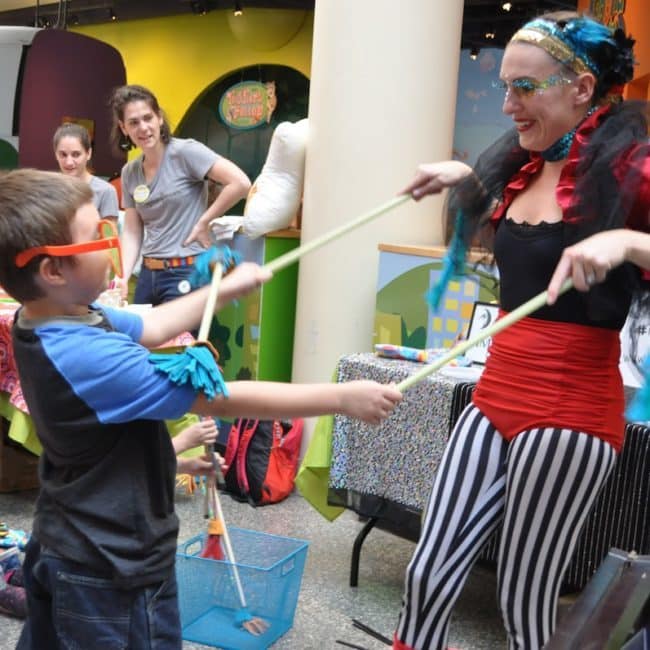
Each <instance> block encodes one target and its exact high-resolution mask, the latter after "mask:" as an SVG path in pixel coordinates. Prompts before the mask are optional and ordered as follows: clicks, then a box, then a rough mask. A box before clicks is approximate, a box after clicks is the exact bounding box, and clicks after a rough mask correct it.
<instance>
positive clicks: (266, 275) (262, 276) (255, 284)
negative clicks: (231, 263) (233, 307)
mask: <svg viewBox="0 0 650 650" xmlns="http://www.w3.org/2000/svg"><path fill="white" fill-rule="evenodd" d="M272 277H273V274H272V273H271V271H268V270H266V269H264V268H262V267H261V266H259V265H258V264H254V263H252V262H242V263H241V264H238V265H237V266H236V267H235V268H234V269H233V270H232V271H231V272H230V273H228V275H226V277H224V279H223V280H222V281H221V293H226V292H227V293H228V297H229V299H231V300H234V299H237V298H239V297H241V296H245V295H246V294H249V293H251V292H252V291H255V289H258V288H259V287H260V286H262V285H263V284H264V283H265V282H267V281H268V280H270V279H271V278H272Z"/></svg>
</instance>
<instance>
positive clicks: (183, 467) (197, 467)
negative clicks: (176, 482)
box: [176, 452, 228, 476]
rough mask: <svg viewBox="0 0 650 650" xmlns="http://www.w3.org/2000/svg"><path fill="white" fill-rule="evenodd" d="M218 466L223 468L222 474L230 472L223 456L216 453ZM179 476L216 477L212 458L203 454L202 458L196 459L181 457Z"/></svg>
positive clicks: (178, 463)
mask: <svg viewBox="0 0 650 650" xmlns="http://www.w3.org/2000/svg"><path fill="white" fill-rule="evenodd" d="M214 455H215V458H216V460H217V464H218V465H219V467H220V468H221V472H222V474H225V473H226V472H227V471H228V465H226V464H225V463H224V461H223V457H222V456H221V454H218V453H216V452H215V454H214ZM176 473H177V474H191V475H192V476H214V475H215V473H216V472H215V469H214V465H213V464H212V461H211V460H210V456H209V455H208V454H203V455H202V456H195V457H194V458H184V457H183V456H179V457H178V459H177V464H176Z"/></svg>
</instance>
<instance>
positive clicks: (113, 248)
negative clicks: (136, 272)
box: [15, 219, 122, 277]
mask: <svg viewBox="0 0 650 650" xmlns="http://www.w3.org/2000/svg"><path fill="white" fill-rule="evenodd" d="M97 230H98V231H99V235H100V239H93V240H92V241H88V242H84V243H83V244H63V245H60V246H35V247H34V248H28V249H27V250H24V251H21V252H20V253H18V255H16V259H15V264H16V266H17V267H18V268H19V269H22V268H23V267H24V266H27V264H29V263H30V262H31V261H32V260H33V259H34V258H35V257H38V256H39V255H51V256H53V257H70V256H72V255H80V254H81V253H93V252H95V251H103V250H107V251H108V253H109V257H110V260H111V266H112V267H113V271H114V272H115V275H117V276H119V277H122V250H121V249H120V239H119V237H118V236H117V230H116V228H115V226H114V225H113V223H112V222H111V221H109V220H108V219H102V220H101V221H100V222H99V223H98V224H97Z"/></svg>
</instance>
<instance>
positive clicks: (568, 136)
mask: <svg viewBox="0 0 650 650" xmlns="http://www.w3.org/2000/svg"><path fill="white" fill-rule="evenodd" d="M596 110H597V108H596V107H595V106H592V107H591V108H590V109H589V110H588V111H587V114H586V115H585V116H584V118H583V119H582V120H580V122H579V123H578V124H577V125H576V126H574V127H573V128H572V129H571V130H570V131H568V132H567V133H565V134H564V135H563V136H562V137H561V138H559V139H558V140H556V141H555V142H554V143H553V144H552V145H551V146H550V147H549V148H548V149H544V151H542V152H540V155H541V156H542V158H543V159H544V160H547V161H548V162H556V161H557V160H564V159H565V158H566V157H567V156H568V155H569V150H570V149H571V145H572V144H573V138H574V137H575V134H576V131H577V130H578V127H579V126H580V124H582V122H583V121H584V120H586V119H587V118H588V117H589V116H590V115H591V114H592V113H595V112H596Z"/></svg>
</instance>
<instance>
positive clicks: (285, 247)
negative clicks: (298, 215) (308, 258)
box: [257, 237, 300, 381]
mask: <svg viewBox="0 0 650 650" xmlns="http://www.w3.org/2000/svg"><path fill="white" fill-rule="evenodd" d="M299 245H300V240H299V239H288V238H280V237H267V238H266V247H265V250H264V263H265V264H266V263H267V262H270V261H271V260H273V259H275V258H276V257H279V256H280V255H283V254H284V253H286V252H288V251H290V250H293V249H294V248H296V247H297V246H299ZM297 287H298V264H292V265H291V266H290V267H288V268H286V269H283V270H282V271H279V272H278V273H277V274H276V275H275V276H274V277H273V279H272V280H271V282H269V283H267V284H265V285H264V287H263V289H262V308H261V319H260V323H261V327H260V340H259V365H258V376H257V378H258V379H264V380H267V381H291V367H292V361H293V338H294V327H295V322H296V290H297Z"/></svg>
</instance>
